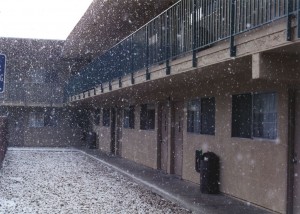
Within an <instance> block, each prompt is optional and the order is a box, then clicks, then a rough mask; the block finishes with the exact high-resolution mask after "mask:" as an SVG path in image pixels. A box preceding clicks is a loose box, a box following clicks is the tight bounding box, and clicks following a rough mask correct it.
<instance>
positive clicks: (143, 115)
mask: <svg viewBox="0 0 300 214" xmlns="http://www.w3.org/2000/svg"><path fill="white" fill-rule="evenodd" d="M149 106H150V107H151V108H149ZM153 108H154V109H153ZM143 109H146V111H145V112H143ZM153 111H154V112H153ZM153 113H154V114H153ZM152 116H154V118H152V119H153V120H152V119H151V118H150V117H152ZM143 119H145V121H144V120H143ZM151 121H152V122H151ZM155 123H156V105H155V104H153V103H147V104H141V105H140V130H148V131H151V130H152V131H153V130H155V127H156V125H155Z"/></svg>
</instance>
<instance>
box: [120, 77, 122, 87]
mask: <svg viewBox="0 0 300 214" xmlns="http://www.w3.org/2000/svg"><path fill="white" fill-rule="evenodd" d="M119 88H122V77H119Z"/></svg>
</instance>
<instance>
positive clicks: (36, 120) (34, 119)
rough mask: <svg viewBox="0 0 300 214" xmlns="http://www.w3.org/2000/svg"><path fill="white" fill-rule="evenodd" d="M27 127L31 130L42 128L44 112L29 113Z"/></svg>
mask: <svg viewBox="0 0 300 214" xmlns="http://www.w3.org/2000/svg"><path fill="white" fill-rule="evenodd" d="M29 127H32V128H39V127H44V112H30V113H29Z"/></svg>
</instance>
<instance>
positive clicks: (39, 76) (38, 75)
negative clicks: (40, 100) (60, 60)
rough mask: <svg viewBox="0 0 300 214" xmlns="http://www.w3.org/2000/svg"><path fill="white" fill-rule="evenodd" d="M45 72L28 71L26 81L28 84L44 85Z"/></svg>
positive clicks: (41, 70)
mask: <svg viewBox="0 0 300 214" xmlns="http://www.w3.org/2000/svg"><path fill="white" fill-rule="evenodd" d="M45 79H46V72H45V70H43V69H40V70H39V69H37V70H29V71H28V79H27V81H28V82H29V83H45Z"/></svg>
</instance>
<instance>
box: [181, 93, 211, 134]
mask: <svg viewBox="0 0 300 214" xmlns="http://www.w3.org/2000/svg"><path fill="white" fill-rule="evenodd" d="M187 132H190V133H199V134H207V135H214V134H215V98H214V97H212V98H202V99H196V100H191V101H190V102H188V108H187Z"/></svg>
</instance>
